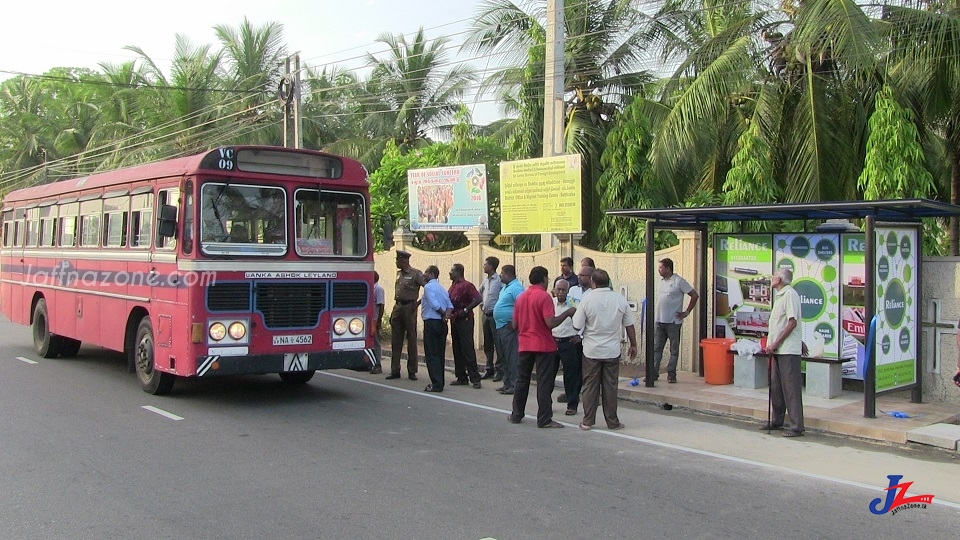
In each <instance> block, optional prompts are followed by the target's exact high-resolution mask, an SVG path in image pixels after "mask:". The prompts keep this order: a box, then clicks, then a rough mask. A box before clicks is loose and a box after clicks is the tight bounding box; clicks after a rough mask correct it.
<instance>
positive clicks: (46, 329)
mask: <svg viewBox="0 0 960 540" xmlns="http://www.w3.org/2000/svg"><path fill="white" fill-rule="evenodd" d="M62 344H63V341H62V338H61V337H60V336H58V335H56V334H54V333H52V332H50V317H49V315H48V313H47V301H46V299H44V298H41V299H39V300H37V305H36V306H34V308H33V346H34V348H35V349H37V354H39V355H40V356H42V357H43V358H55V357H56V356H57V355H58V354H60V346H61V345H62Z"/></svg>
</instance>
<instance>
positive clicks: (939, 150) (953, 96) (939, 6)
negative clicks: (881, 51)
mask: <svg viewBox="0 0 960 540" xmlns="http://www.w3.org/2000/svg"><path fill="white" fill-rule="evenodd" d="M924 5H925V6H926V7H924ZM883 20H884V21H886V22H887V23H889V24H890V26H891V34H890V36H891V55H890V59H889V61H890V67H889V73H890V77H891V79H892V80H893V81H895V83H896V86H897V87H898V88H900V92H901V94H902V95H904V96H906V98H907V101H909V102H910V103H911V105H912V107H913V111H914V116H915V117H916V118H917V119H918V125H919V128H920V129H921V137H922V138H923V139H924V146H925V149H926V151H927V154H928V159H927V162H928V167H929V168H930V170H932V171H937V169H938V164H939V163H947V164H948V171H947V173H948V174H949V181H948V182H947V184H948V185H949V188H947V189H945V190H944V191H948V193H949V194H948V195H947V196H948V197H949V201H950V202H951V203H952V204H960V100H958V98H957V96H960V4H958V2H957V1H956V0H949V1H946V2H938V3H936V4H933V3H930V4H921V5H920V6H919V7H917V8H910V7H901V6H885V7H884V11H883ZM949 246H950V247H949V249H950V254H951V255H960V224H958V220H957V218H956V217H952V218H951V219H950V229H949Z"/></svg>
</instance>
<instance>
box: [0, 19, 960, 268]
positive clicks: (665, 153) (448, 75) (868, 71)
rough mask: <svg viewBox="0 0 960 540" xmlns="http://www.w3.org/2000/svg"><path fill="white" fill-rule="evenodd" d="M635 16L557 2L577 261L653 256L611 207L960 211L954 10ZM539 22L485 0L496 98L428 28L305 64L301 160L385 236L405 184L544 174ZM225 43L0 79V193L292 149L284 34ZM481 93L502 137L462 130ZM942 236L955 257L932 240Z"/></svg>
mask: <svg viewBox="0 0 960 540" xmlns="http://www.w3.org/2000/svg"><path fill="white" fill-rule="evenodd" d="M638 5H639V4H638V3H636V2H631V1H629V0H566V1H565V2H564V12H563V19H564V22H563V27H562V33H563V37H564V58H563V64H564V82H563V85H564V86H563V92H564V94H563V95H564V106H565V121H564V132H563V133H564V139H563V143H562V148H559V149H553V148H551V149H549V150H548V151H547V153H553V152H554V150H557V151H561V152H568V153H574V152H575V153H580V154H582V155H583V156H584V159H583V161H582V163H583V167H584V170H583V176H582V177H583V186H582V188H583V190H582V192H583V194H584V200H583V207H584V218H585V219H584V225H585V229H587V238H586V239H585V243H587V244H589V245H593V246H595V247H599V246H602V247H604V248H605V249H611V250H636V249H640V248H641V247H642V244H643V241H644V239H643V235H642V230H641V228H640V225H641V224H639V223H636V222H630V221H623V220H616V219H611V218H607V217H606V216H605V215H604V214H603V211H604V210H607V209H612V208H625V207H660V206H691V205H703V204H727V205H748V204H756V203H778V202H816V201H830V200H850V199H862V198H870V199H873V198H884V199H886V198H897V197H908V196H909V197H913V196H924V197H929V198H934V199H937V200H942V201H948V202H952V203H954V204H956V203H960V105H958V104H960V1H958V0H938V1H937V2H931V1H929V0H911V1H910V2H907V1H905V0H894V1H892V2H890V3H887V4H883V5H879V6H878V5H876V4H867V3H863V2H857V1H855V0H804V1H802V2H801V1H799V0H755V1H747V0H732V1H730V0H723V1H720V0H658V1H656V2H654V3H647V4H643V8H644V9H643V11H641V10H639V9H638ZM547 15H548V14H547V13H546V1H545V0H517V1H511V0H481V2H480V4H479V8H478V11H477V13H476V16H475V18H474V19H473V22H472V23H471V26H470V31H469V34H468V35H467V37H466V38H464V39H463V43H462V45H461V46H460V52H461V54H464V53H467V54H469V53H473V54H476V55H478V56H482V57H484V58H488V59H492V60H493V62H492V63H494V64H497V66H496V68H495V69H494V70H493V71H491V72H490V73H489V74H487V75H486V76H485V77H483V78H482V82H481V81H480V79H481V78H480V76H479V75H478V74H476V73H475V72H474V71H473V68H472V67H470V63H469V62H460V61H457V60H454V59H453V58H452V57H451V55H452V48H451V47H452V46H454V45H456V44H455V43H454V42H453V38H452V37H445V36H438V37H436V38H434V39H428V38H427V36H426V33H425V32H424V30H423V29H420V30H419V31H417V32H414V33H412V34H407V35H403V34H395V33H390V32H386V33H384V34H382V35H381V36H380V38H379V39H378V41H377V42H376V44H375V46H376V48H377V51H378V52H373V53H369V54H367V55H366V57H365V60H366V66H365V70H364V71H363V72H362V74H361V73H360V72H353V71H349V70H346V69H343V68H341V67H338V66H335V65H326V66H306V67H305V68H304V70H303V71H302V73H301V75H302V77H301V78H302V83H303V85H302V88H301V95H302V109H301V110H302V111H303V130H302V134H303V140H304V144H305V146H307V147H310V148H326V149H330V150H332V151H336V152H340V153H343V154H346V155H350V156H354V157H357V158H359V159H361V160H362V161H363V162H364V164H365V165H366V166H367V167H368V169H369V170H371V171H374V174H373V180H374V193H375V198H374V207H375V210H376V212H378V213H379V215H381V216H383V219H384V220H386V221H389V222H391V224H393V225H395V224H396V220H399V219H401V218H402V217H405V216H406V214H407V212H406V207H405V201H406V196H405V193H404V190H405V178H406V174H405V171H406V170H407V169H409V168H411V167H416V168H423V167H432V166H440V165H450V164H458V163H459V164H465V163H471V162H474V163H475V162H483V163H486V165H487V168H488V171H490V177H491V179H495V178H497V177H498V175H497V173H496V172H494V171H496V167H497V165H498V164H499V162H500V161H502V160H503V159H526V158H532V157H539V156H541V155H543V154H544V144H543V114H544V112H543V100H544V88H543V81H544V78H545V76H546V74H547V70H546V66H545V64H546V46H547V43H546V40H547V38H546V36H547V33H548V32H547V29H548V24H549V23H548V17H547ZM215 33H216V36H217V43H216V46H214V45H209V44H194V43H191V42H190V41H189V40H188V39H186V38H185V37H183V36H177V37H176V38H175V41H174V53H173V55H172V56H173V60H172V62H171V64H170V68H169V70H164V69H161V67H160V66H159V65H158V63H157V62H156V61H154V60H153V59H152V58H151V57H150V56H149V55H148V54H147V53H146V51H143V50H141V49H139V48H137V47H135V46H133V47H130V50H132V51H134V52H136V53H137V56H138V57H137V59H136V60H134V61H130V62H126V63H123V64H120V65H113V64H102V65H101V66H100V70H89V69H77V68H70V67H64V68H55V69H51V70H50V71H48V72H47V73H45V74H44V75H42V76H26V75H21V76H17V77H14V78H11V79H8V80H6V81H4V82H3V83H2V84H0V191H4V190H9V189H11V188H13V187H17V186H23V185H28V184H32V183H37V182H46V181H55V180H57V179H60V178H65V177H72V176H77V175H82V174H88V173H89V172H92V171H95V170H101V169H106V168H113V167H117V166H123V165H128V164H132V163H139V162H143V161H148V160H155V159H160V158H164V157H170V156H174V155H180V154H184V153H188V152H194V151H197V150H198V149H201V148H208V147H211V146H215V145H218V144H224V143H227V142H234V143H237V142H239V143H259V144H282V142H283V134H282V129H281V126H282V119H283V114H284V105H283V104H282V103H281V102H280V100H278V99H277V89H278V85H279V84H280V79H281V77H282V75H283V69H282V67H281V64H282V63H283V61H284V60H286V59H287V58H288V57H287V51H286V48H285V46H284V45H283V44H284V40H283V29H282V27H281V26H280V25H279V24H277V23H267V24H264V25H261V26H256V25H254V24H252V23H251V22H250V21H248V20H245V19H244V20H243V21H242V22H241V24H240V25H239V26H237V27H230V26H223V25H218V26H217V27H215ZM472 91H479V92H480V94H481V95H482V96H484V97H485V98H486V99H495V100H497V102H498V103H500V105H501V109H502V111H503V112H504V115H505V118H502V119H499V120H497V121H495V122H494V123H492V124H490V125H489V126H473V125H471V123H470V121H469V119H468V118H467V115H466V114H465V113H464V112H460V113H459V114H460V116H459V117H457V114H458V111H460V110H461V107H462V105H463V102H464V99H465V97H466V96H467V95H468V93H469V92H472ZM490 186H491V188H492V190H491V192H490V201H491V221H490V226H491V228H492V229H493V230H494V232H499V200H498V198H497V195H498V193H499V192H498V190H497V189H496V187H495V186H496V183H495V182H491V183H490ZM933 225H934V226H931V227H928V231H930V232H931V234H928V235H926V238H925V246H926V249H927V251H928V252H929V253H937V252H941V251H942V250H944V249H946V250H947V251H948V252H949V253H951V254H958V252H960V231H958V226H960V223H958V221H957V220H956V219H953V220H951V221H950V223H949V226H947V227H944V226H943V224H939V225H936V224H933ZM731 226H733V225H731ZM790 226H791V225H790V224H765V225H756V224H738V225H736V227H737V229H738V230H765V229H764V228H766V230H769V229H770V228H771V227H773V228H779V227H790ZM944 230H945V231H946V232H947V234H948V237H949V240H948V241H946V242H945V241H943V238H942V237H937V236H936V235H933V234H932V233H933V232H936V231H940V232H941V234H942V231H944ZM458 241H459V240H456V239H455V238H454V237H453V236H450V237H449V238H448V237H446V236H444V235H434V236H433V237H432V238H429V239H428V238H426V237H424V238H420V239H418V242H421V244H422V245H423V246H424V247H430V246H436V247H440V246H451V245H455V244H456V243H457V242H458ZM657 242H658V243H664V242H670V237H669V235H664V236H661V237H658V238H657ZM533 244H534V243H531V247H532V246H533ZM945 244H946V246H947V247H946V248H944V245H945Z"/></svg>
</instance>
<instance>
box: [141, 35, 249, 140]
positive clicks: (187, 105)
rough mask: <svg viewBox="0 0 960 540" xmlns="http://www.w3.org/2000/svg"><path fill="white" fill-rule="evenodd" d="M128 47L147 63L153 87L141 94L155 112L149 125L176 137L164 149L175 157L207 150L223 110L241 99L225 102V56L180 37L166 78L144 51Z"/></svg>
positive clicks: (147, 73) (172, 137)
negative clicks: (161, 128)
mask: <svg viewBox="0 0 960 540" xmlns="http://www.w3.org/2000/svg"><path fill="white" fill-rule="evenodd" d="M127 49H128V50H131V51H133V52H135V53H137V54H139V55H140V58H141V60H142V61H143V62H144V75H145V76H146V79H147V81H148V83H149V86H147V87H146V89H145V92H143V93H141V94H140V95H141V97H142V98H143V99H144V107H145V108H146V110H149V111H150V113H151V116H150V118H149V120H148V122H149V124H151V125H152V126H166V129H165V135H166V136H167V138H169V139H172V140H171V141H170V142H165V143H161V146H160V148H163V149H164V150H161V151H163V152H168V155H171V154H173V153H189V152H192V151H199V150H201V149H202V148H205V147H207V146H208V145H209V144H210V143H209V139H208V138H209V137H210V136H211V135H212V134H213V133H214V132H215V127H216V125H217V123H218V119H220V118H221V112H222V111H224V110H227V109H229V108H230V107H231V105H236V103H238V102H240V101H242V99H237V98H235V97H234V98H233V101H232V102H231V101H224V96H225V93H224V92H223V91H222V89H223V86H224V77H223V73H222V67H221V61H222V57H223V53H222V52H219V51H218V52H212V51H211V46H210V45H200V46H196V47H195V46H194V45H193V44H192V43H191V42H190V39H189V38H187V37H186V36H183V35H179V34H178V35H177V37H176V43H175V52H174V58H173V63H172V66H171V76H170V78H169V79H168V78H167V77H166V75H164V73H163V71H162V70H161V69H160V68H159V67H158V66H157V64H156V62H154V61H153V59H151V58H150V57H149V56H148V55H147V53H145V52H143V50H142V49H140V48H139V47H127ZM205 138H207V139H208V140H205Z"/></svg>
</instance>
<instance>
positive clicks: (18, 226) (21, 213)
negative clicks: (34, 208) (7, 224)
mask: <svg viewBox="0 0 960 540" xmlns="http://www.w3.org/2000/svg"><path fill="white" fill-rule="evenodd" d="M26 217H27V211H26V210H24V209H23V208H17V209H16V210H14V211H13V219H14V222H13V245H14V247H23V236H24V228H25V227H26V225H27V224H26V222H25V221H24V220H25V219H26Z"/></svg>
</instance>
